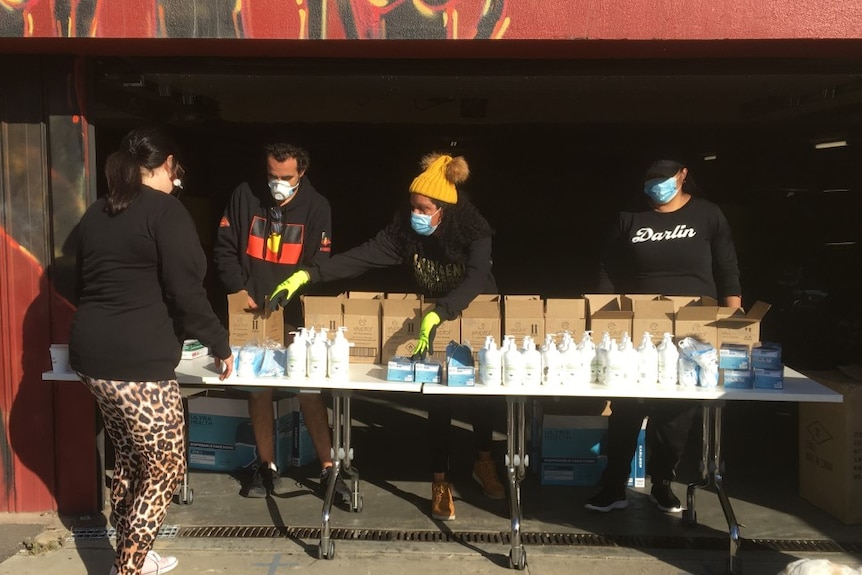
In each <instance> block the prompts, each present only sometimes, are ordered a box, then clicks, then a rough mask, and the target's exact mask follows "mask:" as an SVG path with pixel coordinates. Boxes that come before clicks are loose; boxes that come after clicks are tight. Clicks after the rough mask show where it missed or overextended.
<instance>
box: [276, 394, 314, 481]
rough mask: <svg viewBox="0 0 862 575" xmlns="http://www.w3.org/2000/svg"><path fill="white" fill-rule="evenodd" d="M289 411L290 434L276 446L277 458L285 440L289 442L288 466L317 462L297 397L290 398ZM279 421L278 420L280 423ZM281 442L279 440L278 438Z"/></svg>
mask: <svg viewBox="0 0 862 575" xmlns="http://www.w3.org/2000/svg"><path fill="white" fill-rule="evenodd" d="M287 401H290V410H291V412H292V415H293V417H291V418H290V427H291V430H290V433H289V434H287V436H286V437H285V438H284V440H285V441H283V442H281V443H278V444H277V445H276V452H278V453H279V456H280V457H281V456H282V453H281V452H280V451H279V449H280V448H281V446H282V445H283V444H284V443H285V442H286V440H287V439H289V440H290V442H291V449H290V451H289V453H290V465H291V466H293V467H302V466H303V465H308V464H309V463H311V462H313V461H317V450H316V449H315V448H314V443H312V441H311V434H310V433H309V432H308V427H307V426H306V425H305V416H304V415H303V414H302V409H301V408H300V404H299V397H293V398H290V399H289V400H287ZM280 421H281V420H279V422H280ZM279 440H280V441H281V438H279Z"/></svg>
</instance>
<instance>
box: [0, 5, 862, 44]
mask: <svg viewBox="0 0 862 575" xmlns="http://www.w3.org/2000/svg"><path fill="white" fill-rule="evenodd" d="M4 4H6V5H8V6H7V8H8V9H7V10H5V11H4V10H0V37H7V38H8V37H20V36H24V37H37V38H47V37H69V36H78V37H86V36H95V37H101V38H161V37H173V38H237V37H243V38H259V39H273V38H276V39H306V38H320V37H325V38H330V39H343V38H359V39H393V38H399V39H455V38H457V39H470V38H477V37H478V38H506V39H515V40H517V39H531V40H568V39H589V40H622V39H629V40H749V39H825V38H831V39H848V38H856V39H859V38H862V26H860V25H859V23H860V22H862V2H859V1H856V0H838V1H836V0H756V1H752V0H448V1H437V2H427V3H426V2H423V1H422V0H388V1H383V2H381V1H379V0H375V1H374V2H372V1H371V0H346V1H342V2H337V1H336V0H327V1H326V2H325V3H323V7H321V6H322V5H321V4H319V3H317V2H313V3H309V2H308V1H307V0H295V1H290V2H284V1H281V0H244V1H243V2H241V3H236V4H235V5H234V6H233V7H231V6H230V5H229V4H228V3H224V2H219V3H215V2H212V0H188V1H184V2H165V1H163V0H126V1H123V2H118V1H117V0H87V1H85V0H23V1H22V0H3V1H0V6H3V5H4Z"/></svg>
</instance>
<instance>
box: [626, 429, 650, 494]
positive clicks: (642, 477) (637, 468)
mask: <svg viewBox="0 0 862 575" xmlns="http://www.w3.org/2000/svg"><path fill="white" fill-rule="evenodd" d="M647 421H648V418H646V417H645V418H644V420H643V423H641V430H640V432H638V444H637V448H636V449H635V455H634V457H632V463H631V471H630V472H629V479H628V481H627V482H626V486H627V487H635V488H638V487H646V426H647Z"/></svg>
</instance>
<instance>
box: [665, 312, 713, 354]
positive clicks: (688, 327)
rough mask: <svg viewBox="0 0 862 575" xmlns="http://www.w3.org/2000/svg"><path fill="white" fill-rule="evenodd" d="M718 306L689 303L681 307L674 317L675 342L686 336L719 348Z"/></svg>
mask: <svg viewBox="0 0 862 575" xmlns="http://www.w3.org/2000/svg"><path fill="white" fill-rule="evenodd" d="M717 320H718V306H711V305H709V306H707V305H689V306H684V307H681V308H679V309H678V310H677V312H676V317H675V318H674V322H673V323H674V338H673V340H674V342H676V343H679V341H680V340H681V339H683V338H686V337H693V338H694V339H697V340H698V341H702V342H704V343H708V344H710V345H711V346H712V347H714V348H716V349H718V330H717V328H716V322H717Z"/></svg>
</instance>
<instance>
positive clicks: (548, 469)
mask: <svg viewBox="0 0 862 575" xmlns="http://www.w3.org/2000/svg"><path fill="white" fill-rule="evenodd" d="M607 466H608V458H607V456H606V455H599V456H598V457H543V458H542V461H541V464H540V466H539V469H540V473H541V476H540V483H541V484H542V485H574V486H579V487H594V486H596V485H598V484H599V481H601V478H602V473H604V471H605V468H606V467H607Z"/></svg>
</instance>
